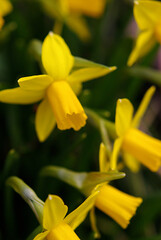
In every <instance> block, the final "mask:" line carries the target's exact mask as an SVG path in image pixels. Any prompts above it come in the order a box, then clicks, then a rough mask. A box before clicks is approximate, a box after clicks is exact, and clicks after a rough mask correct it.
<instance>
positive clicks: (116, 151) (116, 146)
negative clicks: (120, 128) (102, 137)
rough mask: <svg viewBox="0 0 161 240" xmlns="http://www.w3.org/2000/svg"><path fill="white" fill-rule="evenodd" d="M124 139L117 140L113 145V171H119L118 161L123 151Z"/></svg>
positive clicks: (111, 165) (111, 161) (111, 164)
mask: <svg viewBox="0 0 161 240" xmlns="http://www.w3.org/2000/svg"><path fill="white" fill-rule="evenodd" d="M122 141H123V138H122V137H120V138H117V139H116V140H115V142H114V145H113V151H112V155H111V159H110V168H111V170H117V159H118V155H119V152H120V149H121V145H122Z"/></svg>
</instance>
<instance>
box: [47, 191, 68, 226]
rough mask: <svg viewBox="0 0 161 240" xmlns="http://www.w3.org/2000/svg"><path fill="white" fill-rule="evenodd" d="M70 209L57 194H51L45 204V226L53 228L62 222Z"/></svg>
mask: <svg viewBox="0 0 161 240" xmlns="http://www.w3.org/2000/svg"><path fill="white" fill-rule="evenodd" d="M67 211H68V207H67V206H66V205H65V204H64V202H63V200H62V199H61V198H60V197H58V196H56V195H49V196H48V198H47V200H46V201H45V204H44V211H43V227H44V228H45V229H47V230H52V229H53V228H54V227H55V226H56V225H58V224H59V223H61V222H62V221H63V219H64V217H65V215H66V213H67Z"/></svg>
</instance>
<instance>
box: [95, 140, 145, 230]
mask: <svg viewBox="0 0 161 240" xmlns="http://www.w3.org/2000/svg"><path fill="white" fill-rule="evenodd" d="M99 164H100V171H101V172H107V171H109V167H110V162H109V161H108V157H107V155H106V148H105V146H104V144H103V143H101V145H100V152H99ZM99 191H100V192H99V194H98V195H97V197H96V201H95V206H96V207H97V208H98V209H100V210H101V211H102V212H104V213H105V214H107V215H108V216H110V217H111V218H112V219H113V220H114V221H116V222H117V223H118V224H119V225H120V226H121V227H122V228H127V226H128V224H129V223H130V219H131V218H132V217H133V216H134V214H135V212H136V209H137V208H138V207H139V206H140V204H141V203H142V198H139V197H134V196H131V195H129V194H126V193H124V192H122V191H120V190H118V189H116V188H115V187H112V186H110V185H109V184H107V183H105V184H102V185H101V186H100V188H99Z"/></svg>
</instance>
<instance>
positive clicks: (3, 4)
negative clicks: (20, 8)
mask: <svg viewBox="0 0 161 240" xmlns="http://www.w3.org/2000/svg"><path fill="white" fill-rule="evenodd" d="M11 11H12V4H11V3H10V1H7V0H1V1H0V15H1V16H5V15H7V14H8V13H10V12H11Z"/></svg>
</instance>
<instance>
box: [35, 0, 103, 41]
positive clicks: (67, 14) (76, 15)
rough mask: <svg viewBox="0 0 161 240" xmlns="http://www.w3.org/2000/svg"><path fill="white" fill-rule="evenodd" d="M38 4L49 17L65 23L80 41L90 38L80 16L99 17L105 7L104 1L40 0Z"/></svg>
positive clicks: (84, 22)
mask: <svg viewBox="0 0 161 240" xmlns="http://www.w3.org/2000/svg"><path fill="white" fill-rule="evenodd" d="M40 2H41V3H42V6H43V9H44V11H45V12H46V13H47V14H48V15H49V16H50V17H53V18H54V19H55V18H56V19H57V20H58V21H59V22H61V23H65V24H66V25H67V26H68V27H69V28H70V29H71V30H72V31H74V32H75V33H76V34H77V35H78V36H79V37H80V38H81V39H82V40H88V39H89V38H90V31H89V29H88V26H87V23H86V21H85V19H84V18H83V17H82V15H87V16H89V17H94V18H97V17H100V16H101V15H102V14H103V11H104V8H105V5H106V0H77V1H75V0H48V1H46V0H40ZM55 31H56V29H55ZM59 31H60V28H59V30H58V32H59ZM59 34H60V32H59Z"/></svg>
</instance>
